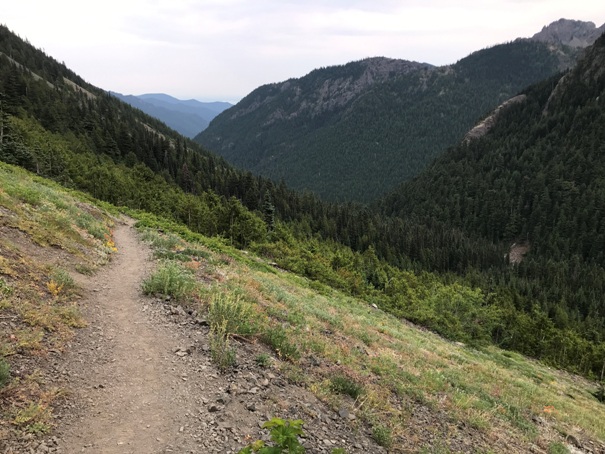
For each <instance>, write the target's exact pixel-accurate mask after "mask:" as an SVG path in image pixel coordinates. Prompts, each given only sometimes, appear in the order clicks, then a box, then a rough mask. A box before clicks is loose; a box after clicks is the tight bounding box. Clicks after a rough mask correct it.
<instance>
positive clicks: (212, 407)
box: [208, 404, 221, 413]
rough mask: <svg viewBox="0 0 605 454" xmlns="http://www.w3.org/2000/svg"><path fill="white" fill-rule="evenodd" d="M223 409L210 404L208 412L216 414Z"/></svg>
mask: <svg viewBox="0 0 605 454" xmlns="http://www.w3.org/2000/svg"><path fill="white" fill-rule="evenodd" d="M220 409H221V407H220V406H219V405H217V404H210V405H208V411H209V412H210V413H216V412H217V411H220Z"/></svg>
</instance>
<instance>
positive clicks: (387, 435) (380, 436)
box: [372, 424, 393, 449]
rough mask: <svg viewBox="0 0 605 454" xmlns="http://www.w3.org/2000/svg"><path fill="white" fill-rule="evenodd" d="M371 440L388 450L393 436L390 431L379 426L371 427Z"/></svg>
mask: <svg viewBox="0 0 605 454" xmlns="http://www.w3.org/2000/svg"><path fill="white" fill-rule="evenodd" d="M372 438H373V439H374V441H375V442H376V443H378V444H379V445H380V446H382V447H384V448H387V449H389V448H390V447H391V445H392V444H393V434H392V432H391V429H389V428H388V427H385V426H383V425H381V424H378V425H376V426H374V427H372Z"/></svg>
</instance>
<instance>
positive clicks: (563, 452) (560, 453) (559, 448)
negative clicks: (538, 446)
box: [548, 442, 569, 454]
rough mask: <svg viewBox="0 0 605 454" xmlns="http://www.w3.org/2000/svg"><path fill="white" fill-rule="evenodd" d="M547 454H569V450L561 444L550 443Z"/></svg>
mask: <svg viewBox="0 0 605 454" xmlns="http://www.w3.org/2000/svg"><path fill="white" fill-rule="evenodd" d="M548 454H569V449H567V446H565V445H564V444H563V443H559V442H555V443H551V444H550V446H549V447H548Z"/></svg>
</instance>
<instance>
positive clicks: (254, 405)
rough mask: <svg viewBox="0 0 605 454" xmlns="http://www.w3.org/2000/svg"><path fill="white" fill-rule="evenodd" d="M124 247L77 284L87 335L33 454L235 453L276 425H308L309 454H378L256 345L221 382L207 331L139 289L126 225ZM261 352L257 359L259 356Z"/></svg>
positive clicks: (143, 270)
mask: <svg viewBox="0 0 605 454" xmlns="http://www.w3.org/2000/svg"><path fill="white" fill-rule="evenodd" d="M114 234H115V241H116V245H117V247H118V249H119V251H118V253H117V254H116V255H115V257H114V259H113V261H112V263H111V264H110V265H109V266H108V267H106V268H105V269H104V270H102V271H101V272H100V273H99V274H97V275H95V276H92V277H90V278H81V279H79V280H80V282H79V284H80V286H81V287H82V288H83V289H84V299H83V301H84V304H83V307H84V308H83V310H84V315H85V317H86V319H87V320H88V322H89V326H88V327H87V328H84V329H82V330H80V331H79V333H78V336H77V338H76V341H74V342H73V344H72V345H71V346H70V349H69V353H68V354H66V357H65V359H64V360H62V361H60V362H59V361H58V362H56V363H55V364H54V365H53V368H54V372H55V374H56V375H57V376H58V377H60V378H58V380H57V381H58V385H59V386H61V387H62V388H63V389H66V390H67V391H68V393H69V394H68V396H67V399H66V404H65V405H64V406H63V407H62V408H61V409H59V410H58V411H57V416H56V418H57V421H56V423H57V424H56V427H57V431H56V437H53V439H52V440H51V443H50V444H51V445H52V446H51V448H50V449H49V448H48V445H49V443H48V442H46V443H45V444H44V446H43V447H42V448H38V450H37V451H35V454H41V453H49V452H51V453H62V454H72V453H81V452H85V453H89V454H93V453H94V454H101V453H102V454H156V453H225V454H234V453H237V452H238V450H239V448H241V447H243V446H245V445H246V444H248V443H249V442H250V441H251V440H256V439H258V438H264V439H267V433H266V431H264V430H263V429H261V428H260V426H261V425H262V422H264V421H266V420H267V419H270V418H271V417H273V416H279V417H281V418H289V419H304V420H305V421H306V422H305V431H306V433H307V436H306V438H305V439H304V440H303V441H302V443H303V444H304V445H305V447H306V448H307V452H308V453H309V454H315V453H321V454H325V453H330V452H331V451H332V448H333V447H337V446H340V447H344V448H346V452H348V453H368V452H371V453H382V452H384V450H383V449H382V448H380V447H378V446H376V445H375V444H374V443H373V442H372V441H371V440H370V439H369V436H368V433H363V431H360V430H359V429H358V428H355V426H354V425H351V424H349V418H348V415H347V417H344V416H339V414H338V413H336V412H334V410H332V409H329V408H327V407H326V406H325V405H324V404H322V403H321V402H320V401H318V400H317V398H316V397H315V396H314V395H313V394H312V393H310V392H309V391H308V390H306V389H304V388H302V387H299V386H297V385H295V384H291V383H289V382H288V381H287V380H285V379H284V377H283V376H282V375H281V374H280V373H279V372H278V370H276V369H274V368H272V367H269V368H266V367H261V366H259V365H258V364H257V363H256V361H255V360H254V358H255V357H256V356H257V355H258V354H259V353H260V352H261V351H262V352H265V350H263V347H262V346H260V345H258V344H254V343H242V344H239V345H237V350H238V352H237V358H238V359H237V363H238V364H237V367H236V368H234V369H233V370H230V371H229V372H228V373H219V372H218V370H217V369H216V367H215V366H214V365H213V364H212V361H211V359H210V355H209V340H208V330H209V328H208V327H207V323H205V322H203V320H202V319H200V318H197V316H196V314H195V313H192V314H189V313H187V312H186V311H185V310H184V309H182V308H181V307H180V306H173V305H172V304H171V302H166V301H162V300H158V299H154V298H145V297H144V296H143V295H142V294H141V292H140V288H141V282H142V281H143V279H144V277H145V276H146V274H147V273H148V272H149V271H151V268H152V266H153V262H152V261H151V260H150V258H149V257H150V251H149V249H148V248H146V247H145V245H143V244H141V243H140V242H139V241H138V239H137V237H136V235H135V232H134V230H133V229H132V228H131V227H130V226H129V225H124V224H123V225H120V226H118V227H117V228H116V229H115V233H114ZM259 349H260V350H259Z"/></svg>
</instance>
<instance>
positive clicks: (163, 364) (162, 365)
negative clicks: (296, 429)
mask: <svg viewBox="0 0 605 454" xmlns="http://www.w3.org/2000/svg"><path fill="white" fill-rule="evenodd" d="M104 206H105V208H104V209H101V208H99V207H98V206H96V205H95V204H94V202H91V201H90V200H89V198H88V197H86V196H84V195H82V194H77V193H74V192H73V191H72V192H71V193H69V194H68V193H67V192H66V191H64V190H63V189H61V188H60V187H59V186H58V185H57V184H55V183H52V182H49V181H47V180H44V179H42V178H39V177H34V176H33V175H32V174H30V173H29V172H26V171H23V170H22V169H19V168H16V167H14V166H9V165H6V164H3V163H0V213H2V217H0V232H1V233H2V235H0V297H1V302H2V304H0V328H1V329H0V404H1V405H0V409H1V410H0V451H1V452H3V453H6V454H16V453H24V452H35V453H44V452H46V453H49V452H50V453H53V452H56V453H58V452H67V453H72V452H81V451H93V452H104V453H114V452H115V453H123V452H136V453H139V452H161V451H164V452H238V451H239V449H240V448H242V447H243V446H244V445H246V444H248V443H250V442H251V441H252V440H256V439H264V440H266V431H265V430H263V429H262V428H261V427H259V426H260V425H261V424H262V423H263V422H264V421H265V420H266V419H268V418H270V417H279V418H283V419H290V420H292V419H298V418H300V419H302V420H304V432H305V434H306V435H305V437H304V438H301V439H300V442H301V443H302V444H303V445H304V446H305V448H306V450H307V452H330V451H331V450H332V448H333V447H342V448H344V449H345V450H346V452H347V453H351V454H354V453H360V454H361V453H377V454H381V453H385V452H390V453H403V452H438V451H443V450H446V449H447V450H448V451H450V452H483V451H488V450H489V451H490V452H497V453H501V452H502V453H526V452H557V451H558V452H561V450H563V449H566V448H572V447H576V448H578V447H579V448H582V449H586V450H588V449H591V450H592V452H600V451H601V450H603V449H605V444H604V441H605V406H603V405H602V404H601V403H599V402H598V400H597V399H595V397H594V396H593V394H592V393H593V392H595V385H594V383H591V382H590V381H588V380H585V379H582V378H581V377H578V376H573V375H571V374H568V373H562V372H559V371H556V370H553V369H552V368H548V367H546V366H544V365H542V364H539V363H537V362H535V361H531V360H528V359H526V358H523V357H522V356H520V355H518V354H513V353H510V352H504V351H501V350H499V349H497V348H493V347H489V348H483V349H481V350H478V349H475V348H466V347H465V346H462V345H457V344H454V343H452V342H448V341H446V340H444V339H442V338H440V337H439V336H436V335H434V334H433V333H431V332H428V331H427V330H423V329H418V328H417V327H415V326H414V325H412V324H409V323H401V321H400V320H399V319H398V318H396V317H393V316H391V315H389V314H386V313H384V312H383V311H381V310H376V309H374V308H372V307H371V306H370V305H369V304H368V302H367V301H364V300H362V299H358V298H351V297H349V296H347V295H345V294H343V293H341V292H338V291H335V290H332V289H329V288H327V287H322V288H319V289H318V288H317V286H316V285H313V284H312V283H310V282H309V280H308V279H305V278H302V277H300V276H297V275H295V274H293V273H285V272H280V271H278V270H275V268H273V267H272V266H269V265H268V264H267V263H266V260H265V259H263V258H261V257H256V256H254V255H253V254H249V253H243V252H241V251H237V250H234V249H232V248H228V247H225V246H224V245H220V244H218V243H217V242H215V241H213V240H211V239H209V238H206V237H203V236H201V235H194V234H192V232H190V231H187V230H186V229H184V228H183V226H176V225H174V224H172V225H171V224H170V223H167V222H165V221H161V222H160V223H159V225H158V226H157V227H159V228H146V227H143V226H142V224H144V223H145V222H146V220H148V219H149V217H150V216H149V214H147V213H139V216H140V217H141V219H142V220H141V221H140V222H139V223H138V224H139V225H138V233H139V238H137V236H136V235H135V230H134V229H133V228H132V227H131V224H132V222H131V220H128V219H124V218H122V219H120V220H116V219H115V218H113V217H112V216H111V215H110V214H109V213H108V212H107V211H105V210H110V211H111V212H112V213H114V215H116V214H117V213H118V212H117V210H116V208H115V207H110V206H108V205H107V204H104ZM114 220H115V221H117V222H116V223H115V224H114V222H113V221H114ZM124 221H126V222H124ZM175 231H180V232H181V233H182V234H183V236H184V237H187V238H188V241H185V240H184V238H182V237H180V236H178V235H177V234H176V233H175ZM141 239H142V240H143V241H144V242H145V243H147V244H146V245H142V244H141V243H140V240H141ZM109 257H111V260H108V258H109ZM168 257H171V258H170V259H168ZM160 258H161V260H158V259H160ZM49 269H50V270H51V273H50V274H49ZM167 270H168V272H172V273H173V274H171V276H172V277H173V278H174V280H173V281H172V282H171V283H168V285H166V281H165V280H164V279H163V278H164V277H165V276H166V273H167ZM174 273H178V274H174ZM142 282H143V285H142V286H141V283H142ZM209 283H211V285H209ZM184 284H186V285H184ZM415 284H416V288H417V289H419V288H421V287H422V286H423V284H422V283H421V282H420V281H417V282H416V283H415ZM434 284H435V282H432V283H431V287H433V288H434ZM141 287H142V288H143V289H144V293H146V295H143V294H141ZM446 288H450V289H454V288H455V287H451V286H447V287H446ZM441 290H442V289H441ZM467 291H470V289H467ZM202 294H203V295H204V297H203V298H200V295H202ZM217 325H218V326H222V327H223V328H224V329H227V328H228V330H229V331H228V334H229V335H232V336H233V337H228V338H226V340H224V342H226V343H227V344H226V345H225V347H226V350H225V351H223V353H225V352H226V353H228V356H227V357H226V359H227V360H229V362H228V363H225V362H224V361H225V360H224V359H222V358H223V357H221V356H220V355H221V350H220V344H219V345H218V346H217V340H216V336H215V334H214V333H215V332H216V331H215V330H216V327H217ZM226 327H227V328H226ZM244 340H245V342H244ZM83 364H85V365H86V367H83ZM133 415H136V417H133ZM150 434H152V435H153V436H150ZM227 434H228V436H227ZM328 446H329V448H328V450H327V451H325V450H324V451H322V449H323V447H328Z"/></svg>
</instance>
